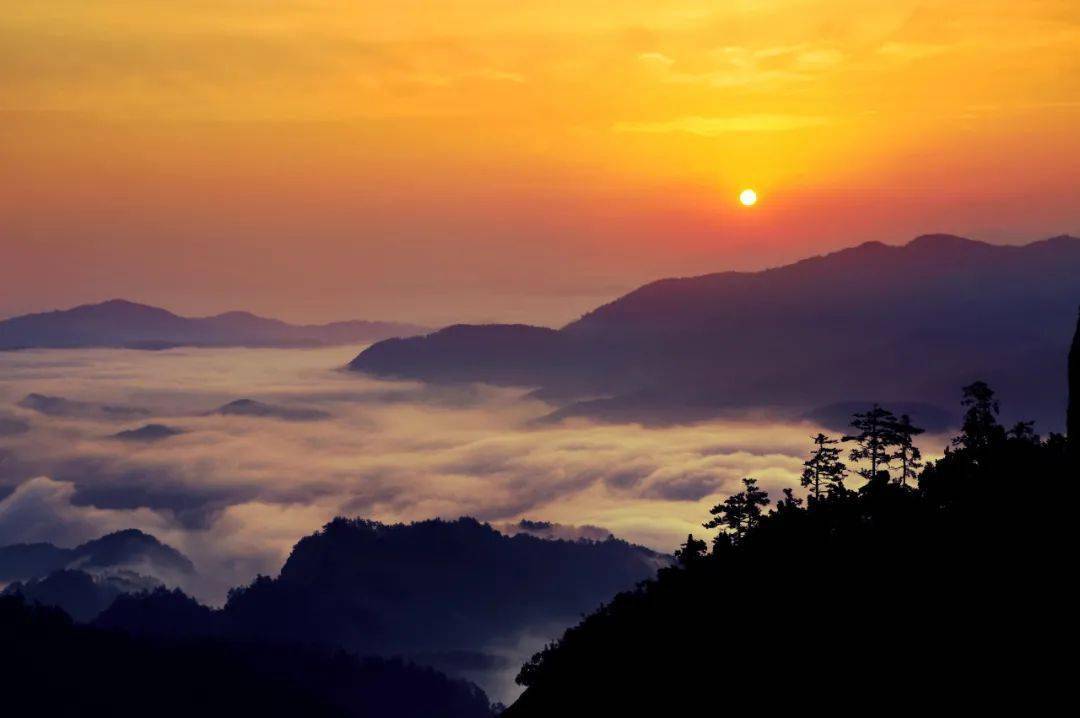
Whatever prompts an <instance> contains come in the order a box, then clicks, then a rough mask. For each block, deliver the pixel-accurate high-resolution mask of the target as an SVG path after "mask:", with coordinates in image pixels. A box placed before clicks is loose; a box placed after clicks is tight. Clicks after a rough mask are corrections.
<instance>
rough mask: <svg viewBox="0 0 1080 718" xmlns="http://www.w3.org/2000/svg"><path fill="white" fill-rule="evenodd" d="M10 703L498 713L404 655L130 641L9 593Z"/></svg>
mask: <svg viewBox="0 0 1080 718" xmlns="http://www.w3.org/2000/svg"><path fill="white" fill-rule="evenodd" d="M0 635H2V636H3V637H4V651H3V652H2V653H0V683H2V684H3V685H4V686H6V687H10V689H11V690H10V691H7V692H6V693H7V695H6V699H5V703H6V704H7V705H11V706H28V707H29V706H32V707H33V711H34V713H35V714H37V715H49V716H59V715H87V716H97V715H108V716H117V717H122V718H127V717H129V716H130V717H131V718H134V717H136V716H140V717H141V716H146V715H154V716H164V717H168V718H173V717H176V718H180V717H181V716H183V717H185V718H186V717H188V716H195V715H199V716H211V717H218V716H239V715H253V716H267V717H272V718H274V717H277V716H282V717H284V716H311V717H312V718H331V717H333V718H428V717H429V716H441V717H442V718H491V716H493V714H494V713H493V711H492V707H491V706H490V704H489V701H488V699H487V696H485V695H484V692H483V691H482V690H480V689H479V688H477V687H476V686H474V685H471V684H469V683H466V682H464V681H460V680H453V679H450V678H447V677H446V676H444V675H442V674H440V673H438V672H436V671H434V670H431V669H430V668H420V667H417V666H413V665H409V664H406V663H404V662H402V661H399V660H384V659H378V658H365V659H361V658H357V657H356V656H353V655H350V654H347V653H344V652H342V651H330V650H326V649H320V648H314V647H311V646H310V645H301V644H297V645H286V644H280V643H275V642H269V641H266V640H258V639H252V640H245V641H228V640H222V639H217V638H214V639H210V638H200V637H188V638H180V637H169V638H161V637H150V636H145V635H141V636H130V635H126V634H124V633H122V632H119V631H115V630H103V629H99V628H94V627H88V626H80V625H75V624H73V623H72V622H71V619H70V618H68V617H67V616H66V615H64V614H63V613H62V612H60V611H57V610H55V609H48V608H43V607H40V606H30V605H27V604H26V603H25V602H23V601H22V600H21V599H20V598H18V597H0Z"/></svg>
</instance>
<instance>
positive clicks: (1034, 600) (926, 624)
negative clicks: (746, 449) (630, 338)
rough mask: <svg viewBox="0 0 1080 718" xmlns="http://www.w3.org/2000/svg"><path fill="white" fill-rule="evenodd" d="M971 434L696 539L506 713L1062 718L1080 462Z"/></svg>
mask: <svg viewBox="0 0 1080 718" xmlns="http://www.w3.org/2000/svg"><path fill="white" fill-rule="evenodd" d="M975 434H977V435H979V436H980V437H981V438H980V440H979V441H968V442H966V445H967V448H965V447H963V446H961V447H960V448H957V449H955V450H953V451H950V452H949V453H947V454H946V456H945V458H944V459H942V460H941V461H939V462H937V463H936V464H935V465H933V466H931V467H928V468H927V469H926V470H925V471H924V472H923V474H922V475H921V478H920V481H919V484H918V486H917V487H916V488H909V487H904V486H901V485H898V484H897V483H896V482H895V481H892V482H890V480H889V479H888V477H887V476H885V475H882V476H881V477H879V479H878V480H875V481H872V482H869V483H868V484H867V485H866V486H865V487H864V488H863V489H862V490H860V491H858V492H854V491H850V490H844V491H841V490H837V491H835V492H834V493H833V494H832V495H828V496H826V497H823V498H821V499H819V500H817V501H813V500H811V501H809V503H808V505H807V506H806V507H805V508H804V507H803V506H800V505H799V502H798V501H797V500H795V501H792V500H789V499H784V500H781V502H779V504H778V505H777V506H776V509H775V510H774V511H772V512H771V513H770V514H768V515H767V516H766V517H765V518H764V519H762V520H761V522H760V523H759V524H757V526H756V528H753V529H751V530H750V531H749V532H747V533H746V534H745V536H744V537H743V538H742V539H739V540H733V539H729V538H728V537H727V536H726V535H725V536H724V537H722V538H721V539H719V540H718V541H717V542H716V543H715V545H714V549H713V551H712V552H711V553H710V554H706V553H705V544H704V543H703V542H701V543H700V547H699V548H698V547H696V546H695V545H694V542H692V541H688V543H687V547H685V548H684V551H683V553H682V554H681V556H680V559H681V566H680V567H676V568H669V569H665V570H664V571H662V572H661V573H660V575H659V577H658V579H657V580H656V581H654V582H649V583H648V584H646V585H644V586H643V587H642V588H640V589H638V590H636V591H633V592H629V593H623V594H621V595H619V596H617V597H616V598H615V599H614V600H613V601H611V602H610V603H609V604H608V605H607V606H605V607H604V608H602V609H601V610H599V611H597V612H595V613H593V614H592V615H590V616H589V617H587V618H586V619H585V620H584V621H582V622H581V623H580V624H579V625H578V626H576V627H574V628H572V629H570V630H568V631H567V632H566V634H565V635H564V636H563V637H562V639H561V640H560V641H558V642H557V643H556V644H554V645H551V646H549V647H548V648H547V649H546V650H544V651H543V652H541V653H539V654H537V655H536V656H535V657H534V658H533V660H532V661H531V662H529V663H528V664H527V665H526V666H525V667H524V668H523V669H522V671H521V673H520V675H519V679H518V680H519V682H520V683H522V684H524V685H525V686H527V689H526V691H525V692H524V694H523V695H522V696H521V697H520V698H519V699H518V701H517V702H516V703H515V704H514V705H513V706H511V707H510V709H509V710H508V711H507V712H506V713H505V716H506V718H534V717H537V718H539V717H541V716H545V717H546V716H571V717H573V716H595V715H692V714H697V713H698V712H699V711H701V710H703V709H704V710H709V711H710V712H715V713H719V714H731V713H734V712H738V713H743V712H755V713H756V712H760V711H766V712H767V713H778V712H782V711H783V712H786V711H793V712H795V711H797V712H798V713H799V714H808V713H817V712H822V713H826V714H831V715H832V714H838V713H839V714H842V715H848V714H855V713H858V714H859V715H879V714H895V713H901V712H912V713H918V714H925V713H928V712H940V713H960V714H965V715H967V714H974V713H979V712H984V711H989V710H991V709H992V710H993V711H994V712H995V713H1004V714H1006V715H1008V714H1016V715H1032V714H1039V713H1044V712H1048V711H1050V710H1051V706H1052V705H1054V704H1055V702H1056V701H1059V700H1061V699H1063V698H1064V697H1065V696H1066V694H1067V693H1068V692H1069V690H1070V687H1071V685H1072V676H1071V668H1069V667H1068V664H1067V663H1066V662H1065V661H1063V660H1062V659H1061V656H1062V655H1063V654H1066V653H1068V652H1069V651H1071V646H1072V644H1073V642H1074V641H1075V636H1076V628H1077V625H1076V615H1075V607H1074V606H1073V600H1072V598H1071V595H1072V594H1071V589H1070V588H1069V586H1070V585H1071V583H1072V580H1073V576H1072V569H1071V567H1072V566H1073V565H1075V562H1076V542H1075V536H1074V528H1073V527H1074V526H1075V522H1076V517H1075V507H1074V504H1073V502H1071V501H1068V500H1063V499H1064V497H1068V496H1071V495H1072V494H1073V493H1074V491H1075V487H1076V482H1077V481H1078V480H1080V467H1078V466H1077V465H1075V464H1074V465H1071V466H1070V465H1069V464H1068V463H1067V460H1066V453H1065V442H1064V441H1063V440H1062V437H1060V436H1058V437H1054V438H1052V439H1050V440H1048V441H1039V440H1038V439H1037V438H1035V437H1033V436H1031V435H1030V434H1028V433H1027V432H1025V431H1023V430H1022V429H1021V430H1020V431H1016V432H1013V433H1012V434H1006V432H1005V430H1004V429H1001V428H1000V427H997V428H991V429H990V430H989V431H983V432H970V433H968V435H969V436H970V435H975ZM703 518H704V517H703ZM686 548H689V550H686Z"/></svg>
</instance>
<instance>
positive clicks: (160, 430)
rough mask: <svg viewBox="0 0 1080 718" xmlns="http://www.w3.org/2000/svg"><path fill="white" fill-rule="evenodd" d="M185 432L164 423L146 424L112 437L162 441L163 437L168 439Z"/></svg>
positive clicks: (122, 439)
mask: <svg viewBox="0 0 1080 718" xmlns="http://www.w3.org/2000/svg"><path fill="white" fill-rule="evenodd" d="M183 433H184V432H183V431H181V430H180V429H174V428H172V427H171V426H165V425H164V424H146V425H145V426H140V427H139V428H138V429H128V430H127V431H121V432H118V433H116V434H113V436H112V438H114V439H120V440H121V441H145V442H152V441H161V440H162V439H168V438H169V437H171V436H177V435H178V434H183Z"/></svg>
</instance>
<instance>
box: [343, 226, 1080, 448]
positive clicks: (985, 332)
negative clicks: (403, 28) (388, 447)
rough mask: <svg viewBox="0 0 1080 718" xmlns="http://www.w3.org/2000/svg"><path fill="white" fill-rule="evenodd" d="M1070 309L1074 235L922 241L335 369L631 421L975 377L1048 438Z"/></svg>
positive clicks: (667, 290)
mask: <svg viewBox="0 0 1080 718" xmlns="http://www.w3.org/2000/svg"><path fill="white" fill-rule="evenodd" d="M1078 299H1080V239H1076V238H1073V237H1057V238H1054V239H1050V240H1045V241H1041V242H1035V243H1032V244H1028V245H1026V246H996V245H990V244H986V243H983V242H976V241H972V240H967V239H963V238H960V237H952V236H948V235H931V236H926V237H920V238H918V239H916V240H914V241H912V242H910V243H909V244H907V245H905V246H902V247H900V246H887V245H884V244H880V243H876V242H871V243H867V244H863V245H860V246H857V247H853V248H850V249H846V250H843V251H839V252H836V253H833V254H829V255H826V256H822V257H814V258H811V259H807V260H804V261H801V262H797V263H795V264H792V265H788V266H784V267H780V268H777V269H770V270H766V271H762V272H724V273H720V274H710V275H705V276H701V277H693V278H685V279H664V280H661V281H658V282H653V283H651V284H648V285H645V286H643V287H641V288H640V289H637V290H635V291H633V292H631V293H630V294H627V295H626V296H624V297H622V298H620V299H618V300H616V301H614V302H611V303H610V304H607V305H605V306H602V307H600V308H598V309H596V310H595V311H593V312H590V313H588V314H586V315H585V316H583V317H582V318H581V319H580V320H578V321H576V322H573V323H572V324H570V325H568V326H566V327H564V328H562V329H561V330H559V331H551V330H546V329H538V328H529V327H498V326H495V327H467V326H465V327H461V326H459V327H451V328H449V329H445V330H442V331H440V332H436V333H434V334H431V335H428V336H427V337H416V338H411V339H398V340H392V341H386V342H380V343H378V344H375V345H374V346H372V347H370V348H369V349H367V350H365V351H364V352H363V353H361V354H360V355H359V356H358V357H356V359H355V360H354V361H353V362H352V363H351V364H350V367H351V368H352V369H355V370H359V371H365V372H369V373H372V374H376V375H380V376H395V377H402V378H410V379H422V380H427V381H485V382H492V383H499V384H516V385H522V386H533V387H540V389H541V390H540V391H539V392H537V396H539V397H542V398H546V399H549V400H553V401H556V402H562V403H566V402H570V404H569V405H568V406H563V407H562V409H561V410H560V412H559V414H558V416H559V417H566V416H574V415H586V416H594V417H601V418H607V419H614V420H624V419H629V420H637V421H641V420H646V421H649V420H653V421H678V420H685V419H697V418H702V417H704V416H708V415H710V414H716V413H718V412H722V411H723V410H725V409H731V408H736V409H737V408H742V407H761V406H766V407H773V408H775V409H777V410H778V411H781V412H787V413H789V414H790V415H792V416H801V415H803V414H804V413H805V412H806V411H807V410H809V409H811V408H812V407H815V406H823V405H828V404H834V403H836V402H845V401H856V400H858V401H862V400H864V399H869V400H879V401H880V400H884V399H888V398H892V397H903V398H904V399H905V400H906V401H909V402H918V403H924V404H930V405H935V406H945V405H951V398H952V396H953V392H954V391H955V387H956V386H962V385H964V384H966V383H968V382H970V381H971V380H972V379H973V378H974V377H982V378H984V379H985V380H986V381H989V382H990V383H992V384H993V385H994V386H996V387H998V389H999V391H1000V392H1001V394H1002V396H1004V397H1007V398H1008V399H1009V400H1010V403H1011V406H1012V408H1013V409H1014V410H1015V411H1016V412H1018V415H1022V416H1025V417H1029V418H1035V419H1038V420H1039V422H1040V425H1044V426H1045V425H1049V426H1050V427H1060V421H1061V418H1060V405H1061V396H1062V394H1063V391H1062V389H1063V380H1062V376H1063V372H1062V371H1061V368H1062V366H1063V365H1062V357H1063V354H1062V347H1064V346H1066V345H1067V342H1068V337H1067V336H1063V334H1062V331H1061V327H1062V326H1063V324H1064V323H1065V322H1064V321H1063V320H1068V321H1071V320H1072V318H1074V317H1075V311H1076V305H1077V303H1078ZM580 399H585V400H586V401H581V402H580V403H573V402H574V401H575V400H580ZM915 418H916V419H917V420H920V419H922V417H918V416H916V417H915Z"/></svg>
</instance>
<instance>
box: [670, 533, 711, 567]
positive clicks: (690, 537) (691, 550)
mask: <svg viewBox="0 0 1080 718" xmlns="http://www.w3.org/2000/svg"><path fill="white" fill-rule="evenodd" d="M706 548H707V545H706V544H705V542H704V541H702V540H700V539H696V538H694V534H687V536H686V543H684V544H682V545H681V546H679V548H678V550H677V551H675V560H676V561H678V562H679V563H680V564H681V565H683V566H690V565H692V564H695V563H697V562H698V561H700V560H701V559H702V558H704V556H705V550H706Z"/></svg>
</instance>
